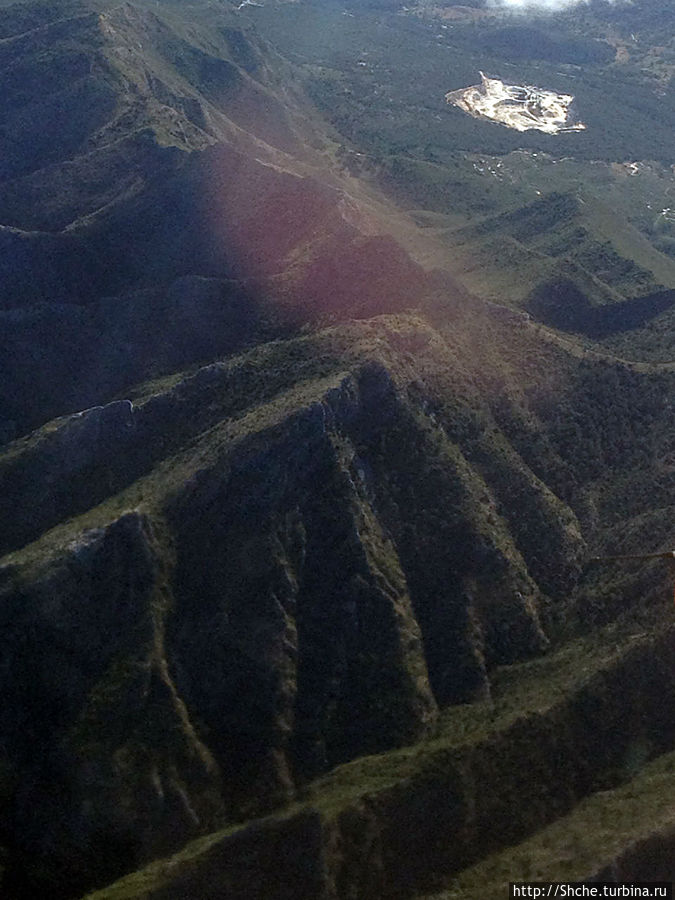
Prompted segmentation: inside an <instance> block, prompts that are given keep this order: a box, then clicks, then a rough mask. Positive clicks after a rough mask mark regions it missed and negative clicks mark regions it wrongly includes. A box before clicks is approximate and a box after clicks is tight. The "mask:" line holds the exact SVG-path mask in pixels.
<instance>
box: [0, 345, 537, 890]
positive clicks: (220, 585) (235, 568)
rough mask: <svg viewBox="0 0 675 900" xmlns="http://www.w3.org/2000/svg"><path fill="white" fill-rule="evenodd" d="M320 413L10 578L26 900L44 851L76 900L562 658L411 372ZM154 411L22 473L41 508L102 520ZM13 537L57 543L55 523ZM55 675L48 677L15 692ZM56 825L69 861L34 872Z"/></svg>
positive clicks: (277, 422)
mask: <svg viewBox="0 0 675 900" xmlns="http://www.w3.org/2000/svg"><path fill="white" fill-rule="evenodd" d="M331 381H332V385H331ZM204 382H205V377H204V376H203V377H202V378H201V390H202V391H204V387H205V385H204ZM211 382H212V388H211V390H212V391H213V392H214V394H215V392H216V391H217V388H218V379H217V378H216V379H215V380H214V378H213V377H212V378H211ZM207 383H208V382H207ZM183 390H185V388H183ZM294 390H295V391H296V392H297V389H294ZM307 391H308V389H306V388H305V389H303V392H302V393H301V395H300V396H297V397H296V399H293V397H294V396H295V394H293V395H291V397H289V399H287V400H284V401H283V402H282V405H281V406H279V402H276V405H275V402H273V403H272V404H267V405H264V406H263V407H261V408H260V411H259V412H256V411H253V412H252V413H250V414H249V416H247V417H244V419H243V420H242V422H243V423H244V424H243V425H242V426H241V428H240V429H237V428H236V427H235V426H234V425H229V424H228V423H227V422H226V423H225V424H224V426H223V425H221V426H217V427H216V428H215V430H214V429H207V431H206V432H204V435H203V436H202V437H201V438H200V439H199V440H198V441H197V443H196V444H195V445H194V447H193V449H192V450H188V451H187V456H183V455H179V456H178V457H176V458H175V461H174V462H173V463H171V465H170V466H169V469H163V468H162V467H161V466H160V468H159V469H158V470H156V472H155V473H151V474H149V475H148V476H146V477H144V478H141V480H140V482H139V485H143V484H145V485H146V487H145V488H141V495H144V496H145V500H143V499H142V498H141V495H139V498H138V499H139V500H140V502H141V505H142V506H145V507H147V508H148V511H147V512H140V511H133V512H122V513H121V514H119V513H116V512H112V515H111V511H106V510H107V507H106V506H103V507H100V509H99V512H95V514H94V516H93V518H92V519H91V523H92V524H91V525H87V526H85V527H84V530H81V529H82V526H79V525H77V524H75V526H74V528H73V527H71V526H70V525H67V526H66V527H65V531H63V529H57V531H56V532H55V533H54V534H53V535H48V536H46V537H45V538H42V539H41V540H40V541H39V542H38V543H37V544H34V545H31V546H30V547H29V548H27V550H26V552H25V553H24V552H23V551H22V552H21V553H19V554H15V555H13V556H11V555H10V556H9V557H7V558H6V559H7V563H6V565H5V566H4V568H3V570H2V572H3V600H2V608H3V610H4V614H3V615H4V616H5V622H6V623H7V625H8V630H6V631H5V632H4V636H5V637H4V639H5V640H6V645H5V646H6V652H5V654H4V655H3V659H4V661H5V667H4V669H3V671H4V673H5V675H4V679H5V681H4V682H3V685H4V687H6V690H7V692H8V693H7V696H11V697H12V702H11V703H10V707H11V708H21V709H24V710H26V715H27V716H29V717H30V718H31V722H30V723H28V722H22V721H16V720H15V719H13V718H12V717H8V718H7V720H6V721H5V722H4V723H3V726H2V731H3V734H5V736H6V739H5V743H4V746H5V748H6V750H5V754H6V758H5V761H4V766H3V771H5V772H6V773H8V774H7V778H6V779H5V780H4V781H3V784H4V791H5V802H4V803H3V809H4V811H5V812H4V822H3V830H5V831H6V832H7V833H8V834H13V838H12V841H13V844H12V848H13V852H14V853H15V854H16V855H15V857H14V859H15V865H16V867H17V868H16V872H15V873H14V874H12V875H10V884H12V883H13V882H12V879H15V882H14V883H15V884H16V885H21V884H22V881H21V879H22V878H23V879H26V882H25V884H26V889H31V890H36V889H38V887H39V884H40V883H41V882H40V875H39V870H38V869H37V868H36V867H35V866H34V865H33V864H30V866H29V865H27V863H26V862H22V860H23V859H24V858H26V859H27V857H26V854H28V846H29V845H30V846H31V847H32V848H33V849H32V851H31V852H32V853H33V854H37V855H38V857H39V858H41V859H43V860H44V866H45V867H47V868H48V869H50V870H57V871H60V870H62V871H64V872H66V871H67V872H68V873H69V875H68V878H69V880H68V885H69V887H68V888H66V882H65V876H64V884H63V894H64V896H65V895H67V894H68V891H70V892H71V893H72V888H73V885H74V884H77V883H78V878H81V879H82V881H81V885H82V887H84V886H86V885H87V884H90V883H92V882H94V883H95V882H97V881H98V882H99V883H100V882H101V881H105V880H106V879H109V878H110V877H111V876H112V875H113V874H115V872H119V871H121V870H123V869H124V868H128V867H129V864H130V863H129V861H130V860H131V861H132V864H133V861H134V860H136V861H141V860H143V859H147V858H149V857H152V856H153V855H156V854H157V853H160V852H162V851H164V850H167V849H172V848H176V847H178V846H179V845H180V843H182V842H183V841H184V840H185V839H186V838H188V837H189V836H190V835H191V834H194V833H197V832H202V831H204V830H206V829H208V828H209V827H211V826H213V825H214V823H216V822H225V821H228V820H232V819H234V820H237V819H241V818H242V817H247V816H250V815H252V814H254V813H257V812H260V811H262V810H264V809H266V808H269V807H271V806H274V805H278V804H279V803H282V802H284V801H286V800H288V799H291V798H292V797H293V796H294V794H295V791H296V789H297V787H298V785H301V784H302V783H304V782H305V781H306V780H307V779H309V778H311V777H313V776H315V775H317V774H319V773H321V772H325V771H326V770H327V769H329V768H331V767H333V766H335V765H337V764H339V763H342V762H345V761H347V760H350V759H353V758H355V757H357V756H360V755H363V754H369V753H375V752H379V751H383V750H386V749H388V748H390V747H395V746H400V745H402V744H406V743H410V742H411V741H414V740H415V739H417V738H419V737H421V736H423V735H424V734H425V733H427V732H428V731H429V729H430V727H431V725H432V723H433V721H434V719H435V717H436V713H437V707H438V705H439V704H440V705H443V706H444V705H447V704H448V703H453V702H458V701H463V700H468V699H471V698H472V697H477V696H478V697H480V696H485V695H486V694H487V692H488V691H489V674H488V673H489V670H490V668H491V667H492V666H494V664H495V663H498V662H506V661H512V660H514V659H518V658H520V657H522V656H529V655H531V654H533V653H537V652H538V651H540V650H541V649H542V648H543V647H545V646H546V643H547V638H546V637H545V635H544V632H543V630H542V625H541V622H540V620H539V615H538V606H539V602H540V601H539V591H538V589H537V587H536V585H535V583H534V582H533V581H532V579H531V578H530V576H529V575H528V572H527V568H526V566H525V564H524V562H523V559H522V557H521V556H520V554H519V552H518V551H517V550H516V549H515V547H514V546H513V545H512V544H510V543H509V542H508V539H507V538H497V540H495V538H494V537H491V535H490V531H489V529H488V528H487V527H486V523H485V522H483V521H482V519H481V514H480V512H479V506H477V505H476V504H477V503H478V501H477V497H476V491H477V490H485V488H484V487H483V488H481V487H479V486H478V483H477V482H476V479H475V476H474V475H473V474H472V472H471V470H470V467H469V466H468V465H467V463H466V462H465V461H463V459H462V457H461V454H457V452H456V451H454V452H452V451H451V449H450V447H449V445H447V439H446V438H445V437H444V436H443V433H442V431H441V430H440V429H439V428H438V426H434V425H433V423H431V422H430V421H429V420H428V419H426V418H425V417H424V414H423V413H422V412H421V410H420V409H419V407H418V406H417V405H415V404H411V402H410V401H408V400H407V399H406V398H405V397H404V395H402V394H401V392H400V389H399V388H398V387H397V385H396V383H395V381H394V379H393V378H392V375H391V374H390V372H388V371H387V369H386V368H385V367H384V366H383V365H382V364H380V363H377V364H375V363H367V364H365V365H362V366H361V367H360V368H358V369H356V370H355V372H354V374H353V375H352V376H344V375H341V376H338V377H337V380H335V379H334V378H333V379H331V380H330V381H329V383H328V384H327V385H325V386H323V387H322V382H318V383H317V386H316V387H313V386H312V387H311V388H310V389H309V392H307ZM207 394H208V390H207ZM216 395H217V394H216ZM179 396H180V395H179ZM284 396H287V395H284ZM159 400H160V398H156V399H155V400H154V401H152V402H149V403H148V404H147V406H148V407H149V408H148V409H145V408H144V406H143V405H142V404H141V405H140V406H139V407H138V408H132V406H131V404H130V403H128V402H126V401H120V402H118V403H116V404H112V405H110V406H108V407H102V408H100V409H94V410H90V411H87V412H85V413H84V414H83V415H82V416H80V417H76V418H70V419H65V420H62V421H61V422H60V423H58V424H57V426H56V430H55V431H53V432H52V433H51V434H50V433H47V434H45V435H44V437H43V438H42V440H41V441H37V443H33V444H32V445H31V444H30V443H29V444H28V445H26V447H25V449H23V450H22V449H21V447H20V446H19V447H18V448H17V455H16V458H15V462H14V468H13V469H10V472H11V471H14V473H15V474H16V472H18V471H22V456H24V457H25V460H23V465H24V468H23V471H25V472H26V473H28V472H30V473H32V489H33V490H34V491H35V492H36V497H37V496H39V495H40V491H42V490H45V489H46V488H47V486H48V485H50V484H51V483H53V482H54V480H55V479H56V480H58V481H61V480H62V483H63V484H64V485H69V490H70V497H71V502H72V503H76V504H77V505H78V506H80V507H86V506H88V505H90V504H91V503H92V502H95V500H96V496H97V494H98V493H99V491H100V487H99V486H97V484H96V483H95V482H93V481H92V478H91V466H92V465H93V464H94V461H95V460H97V459H99V460H102V459H103V454H104V453H106V452H107V453H109V454H110V462H109V463H108V464H106V469H107V470H108V471H109V473H110V478H111V479H112V482H111V483H114V482H115V479H116V478H117V477H119V476H116V475H115V465H114V458H115V455H116V454H117V453H119V452H122V450H121V448H124V449H123V452H125V453H126V454H128V455H130V456H131V457H133V455H134V453H135V452H137V451H135V450H134V441H138V440H139V435H142V434H143V425H142V424H141V423H142V422H143V417H144V415H145V416H147V415H149V414H150V413H151V408H152V406H153V404H154V405H156V404H158V403H159ZM205 400H207V397H206V398H205V397H204V396H202V403H204V401H205ZM165 403H168V407H167V408H166V409H165V411H164V415H165V416H166V420H167V421H171V412H172V407H173V408H175V403H176V398H175V397H172V395H171V393H170V394H169V395H168V396H167V398H166V400H165ZM207 403H208V401H207ZM251 416H252V417H253V420H252V422H251V424H248V422H249V419H250V417H251ZM198 419H199V410H198V409H197V410H195V421H198ZM136 420H137V421H138V424H136ZM233 428H234V430H233ZM120 442H122V443H120ZM43 445H44V446H43ZM71 445H72V446H73V447H75V448H76V449H77V451H78V452H77V453H68V452H66V450H67V447H68V446H71ZM188 446H189V445H188ZM64 448H66V449H65V450H64ZM63 460H68V466H69V468H68V469H67V470H66V469H64V468H63V467H64V465H65V462H63ZM59 461H61V462H59ZM57 463H58V465H59V468H54V467H55V466H56V465H57ZM145 468H146V470H147V468H148V465H147V463H146V465H145ZM140 471H141V468H140V460H139V472H140ZM434 473H435V474H434ZM87 490H89V491H90V492H91V493H90V494H89V502H87V494H86V491H87ZM129 490H130V491H131V494H128V495H125V494H122V495H120V503H121V507H122V509H124V507H125V506H126V505H127V504H128V503H129V502H131V499H132V495H134V492H135V488H133V487H132V488H130V489H129ZM78 496H79V498H80V499H77V498H78ZM148 503H149V504H150V505H149V506H148ZM116 505H117V501H116V502H115V504H113V507H112V508H111V510H114V508H115V506H116ZM38 506H39V504H38ZM7 512H8V515H9V517H10V518H12V517H13V518H14V519H15V520H18V521H21V520H23V522H24V526H23V527H27V528H28V527H31V528H34V529H35V530H36V531H40V530H41V527H44V526H41V525H40V524H39V523H40V519H39V516H40V515H44V516H47V517H49V516H52V518H53V514H52V513H50V512H49V510H47V509H45V510H38V511H37V512H36V513H35V516H37V517H38V518H35V517H34V518H33V519H32V520H28V521H27V520H26V519H25V518H24V513H23V512H22V511H21V510H18V509H17V510H15V511H14V512H12V510H10V509H8V511H7ZM101 517H102V518H101ZM43 521H49V518H47V519H44V520H43ZM28 533H29V532H26V534H28ZM61 535H62V536H61ZM434 560H435V562H434ZM439 562H440V563H441V564H439ZM111 585H114V589H111ZM19 611H20V612H19ZM102 617H103V618H102ZM27 642H28V643H27ZM38 656H39V657H41V659H42V663H41V666H42V665H43V666H44V667H43V668H42V667H41V668H40V673H41V674H39V675H35V676H34V677H32V678H31V679H28V677H27V676H26V677H17V672H21V671H23V669H22V666H25V665H28V666H32V665H33V664H34V660H35V658H36V657H38ZM10 684H11V685H12V686H11V687H10ZM16 691H19V692H21V691H28V692H29V693H30V696H23V695H21V696H19V695H17V696H14V693H15V692H16ZM36 710H44V717H43V716H38V718H37V719H33V718H32V717H33V715H34V714H35V711H36ZM35 729H38V730H39V731H40V733H41V738H40V741H39V743H38V742H37V740H36V734H35V733H34V732H35ZM31 735H33V736H32V737H31ZM31 746H32V747H33V750H32V751H31V750H30V749H29V748H30V747H31ZM37 746H40V747H42V748H44V749H43V750H41V751H40V752H37V751H36V747H37ZM46 783H50V784H51V785H52V787H51V790H52V792H53V794H54V797H55V800H54V804H53V806H50V807H49V809H47V808H45V806H44V804H40V803H38V802H37V801H36V800H35V793H34V792H39V791H41V790H43V787H44V785H45V784H46ZM94 794H95V799H93V795H94ZM31 809H32V810H34V813H31V812H30V810H31ZM45 817H47V818H48V819H50V818H51V819H53V821H52V822H51V825H50V828H49V829H48V831H47V833H48V834H50V835H51V834H53V833H54V829H56V830H57V831H58V833H59V834H60V840H59V842H58V846H54V845H53V843H52V842H51V841H50V842H49V843H48V844H47V843H43V844H40V842H38V844H39V847H38V849H37V850H36V848H35V845H34V842H35V835H36V834H38V833H40V830H41V829H42V828H43V826H44V821H45ZM160 822H161V825H160ZM19 823H22V824H19ZM95 835H101V838H100V841H99V839H98V838H97V837H95ZM87 847H89V850H87V849H86V848H87ZM24 848H25V849H24ZM77 872H80V873H81V875H77V874H75V873H77ZM50 889H51V890H52V891H53V892H55V893H54V896H56V895H57V892H58V890H59V889H58V887H57V886H55V885H54V884H53V882H51V881H50Z"/></svg>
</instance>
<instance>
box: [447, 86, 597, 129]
mask: <svg viewBox="0 0 675 900" xmlns="http://www.w3.org/2000/svg"><path fill="white" fill-rule="evenodd" d="M480 77H481V83H480V84H476V85H472V86H471V87H468V88H463V89H462V90H459V91H450V92H449V93H447V94H446V95H445V99H446V100H447V102H448V103H452V104H453V105H454V106H457V107H459V109H462V110H464V112H466V113H469V115H471V116H474V117H475V118H477V119H489V120H490V121H491V122H497V123H498V124H500V125H505V126H506V127H507V128H513V129H514V130H515V131H530V130H532V129H536V130H537V131H545V132H546V133H547V134H560V133H561V132H565V131H582V130H583V129H584V128H585V127H586V126H585V125H584V124H583V122H579V121H577V120H575V117H574V115H573V113H572V111H571V107H572V103H573V102H574V97H573V96H572V95H571V94H557V93H555V92H554V91H547V90H544V88H538V87H533V86H532V85H519V84H506V83H505V82H504V81H500V80H499V78H488V77H487V76H486V75H484V74H483V73H482V72H481V73H480Z"/></svg>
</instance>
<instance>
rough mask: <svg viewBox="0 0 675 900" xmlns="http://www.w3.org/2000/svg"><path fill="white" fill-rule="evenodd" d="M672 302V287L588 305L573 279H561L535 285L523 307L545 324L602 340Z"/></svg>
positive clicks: (633, 326) (644, 320)
mask: <svg viewBox="0 0 675 900" xmlns="http://www.w3.org/2000/svg"><path fill="white" fill-rule="evenodd" d="M673 305H675V290H667V291H657V292H656V293H653V294H647V295H646V296H644V297H634V298H632V299H631V300H624V301H623V302H622V303H613V304H608V305H605V306H592V305H591V303H590V301H589V299H588V297H587V296H586V295H585V294H584V293H583V291H581V290H580V289H579V287H578V286H577V285H576V284H574V282H573V281H568V280H566V279H564V280H556V281H551V282H547V283H546V284H543V285H540V286H539V287H537V288H536V289H535V290H534V291H533V292H532V294H531V295H530V298H529V300H528V303H527V307H526V308H527V310H528V312H529V313H530V314H531V315H532V316H534V318H535V319H537V320H538V321H540V322H543V323H544V324H545V325H549V326H551V327H553V328H558V329H560V330H561V331H569V332H575V333H578V334H584V335H586V336H587V337H590V338H593V339H594V340H602V339H603V338H607V337H611V336H612V335H614V334H619V333H620V332H623V331H633V330H634V329H636V328H641V327H642V326H643V325H645V324H646V323H647V322H649V321H650V320H651V319H654V318H656V316H659V315H661V313H663V312H665V311H666V310H668V309H670V308H671V307H672V306H673Z"/></svg>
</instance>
